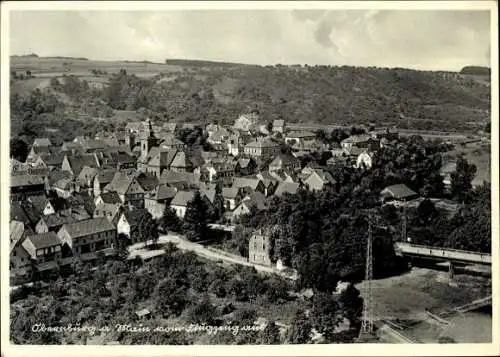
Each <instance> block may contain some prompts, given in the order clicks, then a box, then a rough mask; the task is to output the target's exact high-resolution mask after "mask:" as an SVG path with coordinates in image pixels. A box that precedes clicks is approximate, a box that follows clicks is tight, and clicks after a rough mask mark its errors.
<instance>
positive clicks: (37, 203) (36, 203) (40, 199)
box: [25, 195, 56, 216]
mask: <svg viewBox="0 0 500 357" xmlns="http://www.w3.org/2000/svg"><path fill="white" fill-rule="evenodd" d="M25 203H26V204H31V205H32V206H33V208H34V210H35V211H36V212H37V213H38V214H40V216H42V215H49V214H53V213H56V211H55V209H54V206H53V205H52V203H51V202H50V200H49V199H48V198H47V196H45V195H39V196H28V198H27V200H26V201H25Z"/></svg>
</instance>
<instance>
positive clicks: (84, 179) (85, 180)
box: [75, 166, 99, 192]
mask: <svg viewBox="0 0 500 357" xmlns="http://www.w3.org/2000/svg"><path fill="white" fill-rule="evenodd" d="M98 172H99V170H98V169H97V168H95V167H90V166H84V167H83V168H82V171H80V174H79V175H78V176H77V178H76V180H75V183H76V189H77V191H78V192H81V191H86V192H92V191H93V189H94V178H95V176H96V175H97V173H98Z"/></svg>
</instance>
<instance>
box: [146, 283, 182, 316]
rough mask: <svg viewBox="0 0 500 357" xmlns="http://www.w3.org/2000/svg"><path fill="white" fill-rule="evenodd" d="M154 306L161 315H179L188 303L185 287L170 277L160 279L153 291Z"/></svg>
mask: <svg viewBox="0 0 500 357" xmlns="http://www.w3.org/2000/svg"><path fill="white" fill-rule="evenodd" d="M153 297H154V300H155V302H156V308H157V309H158V310H159V311H161V312H162V313H163V316H165V317H168V316H170V315H179V314H180V313H181V312H182V311H183V310H184V307H185V306H186V304H187V303H188V296H187V288H186V286H184V285H178V284H176V281H175V280H174V279H171V278H165V279H163V280H161V281H160V282H159V283H158V285H156V288H155V290H154V292H153Z"/></svg>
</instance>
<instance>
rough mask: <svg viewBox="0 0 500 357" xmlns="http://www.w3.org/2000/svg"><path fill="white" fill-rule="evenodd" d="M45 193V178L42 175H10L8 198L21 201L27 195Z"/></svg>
mask: <svg viewBox="0 0 500 357" xmlns="http://www.w3.org/2000/svg"><path fill="white" fill-rule="evenodd" d="M44 194H45V180H44V178H43V177H42V176H34V175H11V177H10V200H11V202H12V201H23V200H25V199H26V197H27V196H39V195H44Z"/></svg>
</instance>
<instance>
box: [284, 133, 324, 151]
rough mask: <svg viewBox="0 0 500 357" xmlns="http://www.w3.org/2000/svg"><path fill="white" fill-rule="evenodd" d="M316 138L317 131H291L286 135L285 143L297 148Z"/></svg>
mask: <svg viewBox="0 0 500 357" xmlns="http://www.w3.org/2000/svg"><path fill="white" fill-rule="evenodd" d="M314 139H316V134H315V133H312V132H310V131H304V130H297V131H290V132H289V133H287V134H286V135H285V143H287V144H289V145H291V146H293V147H297V148H303V147H304V146H305V145H306V143H307V142H310V141H314Z"/></svg>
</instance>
